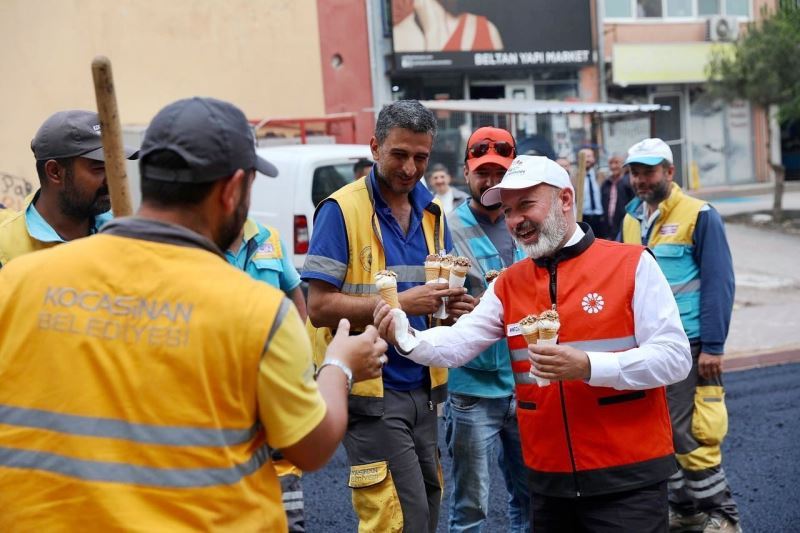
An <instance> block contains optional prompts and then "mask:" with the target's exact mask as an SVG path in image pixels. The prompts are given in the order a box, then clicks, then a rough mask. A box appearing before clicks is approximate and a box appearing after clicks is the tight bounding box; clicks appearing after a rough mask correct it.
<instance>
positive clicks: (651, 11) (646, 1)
mask: <svg viewBox="0 0 800 533" xmlns="http://www.w3.org/2000/svg"><path fill="white" fill-rule="evenodd" d="M661 15H662V11H661V0H636V16H637V17H639V18H651V17H661Z"/></svg>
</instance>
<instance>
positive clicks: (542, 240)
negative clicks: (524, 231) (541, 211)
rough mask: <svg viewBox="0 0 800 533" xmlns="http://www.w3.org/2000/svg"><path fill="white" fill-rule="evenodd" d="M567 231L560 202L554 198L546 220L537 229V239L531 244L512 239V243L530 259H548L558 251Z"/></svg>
mask: <svg viewBox="0 0 800 533" xmlns="http://www.w3.org/2000/svg"><path fill="white" fill-rule="evenodd" d="M568 230H569V227H568V223H567V218H566V217H565V216H564V213H562V212H561V205H560V202H558V200H557V199H555V198H554V199H553V203H552V204H551V205H550V211H549V212H548V213H547V218H545V219H544V222H542V224H541V227H540V228H539V239H538V240H537V241H536V242H535V243H533V244H523V243H521V242H520V241H518V240H517V238H516V237H514V242H516V243H517V246H519V247H520V248H522V251H523V252H525V254H526V255H527V256H528V257H530V258H531V259H539V258H540V257H550V256H552V255H553V254H554V253H555V252H556V251H557V250H558V249H559V247H560V246H561V243H562V242H563V240H564V237H565V236H566V234H567V231H568Z"/></svg>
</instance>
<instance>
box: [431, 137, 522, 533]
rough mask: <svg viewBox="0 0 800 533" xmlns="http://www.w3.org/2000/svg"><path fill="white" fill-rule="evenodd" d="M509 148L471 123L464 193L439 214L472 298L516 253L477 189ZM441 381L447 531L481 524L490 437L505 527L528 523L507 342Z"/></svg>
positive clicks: (509, 157)
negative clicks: (447, 461)
mask: <svg viewBox="0 0 800 533" xmlns="http://www.w3.org/2000/svg"><path fill="white" fill-rule="evenodd" d="M515 155H516V143H515V142H514V138H513V137H512V136H511V134H510V133H509V132H508V131H506V130H504V129H500V128H491V127H483V128H479V129H478V130H476V131H475V132H474V133H473V134H472V135H471V136H470V138H469V141H468V142H467V150H466V153H465V155H464V178H465V179H466V182H467V186H468V187H469V192H470V196H471V198H470V200H469V201H468V202H464V203H462V204H461V205H460V206H458V207H457V208H456V209H455V210H453V212H451V213H450V214H449V215H448V216H447V224H448V226H450V234H451V235H452V237H453V244H454V246H455V249H456V253H458V255H462V256H466V257H468V258H469V259H470V261H471V263H472V266H471V267H470V270H469V273H468V274H467V282H466V287H467V289H468V290H469V293H470V294H471V295H472V296H473V297H475V298H479V297H481V296H482V295H483V293H484V291H485V290H486V288H487V287H488V286H489V281H487V276H486V273H487V272H489V271H491V270H495V271H499V270H501V269H503V268H505V267H507V266H510V265H511V264H512V263H514V262H516V261H518V260H520V259H522V258H523V257H524V253H523V252H522V250H521V249H520V248H519V247H518V246H517V245H516V244H515V242H514V239H513V237H512V236H511V233H510V232H509V231H508V229H507V228H506V223H505V217H504V216H503V212H502V210H501V209H500V204H495V205H488V206H487V205H483V204H482V203H481V195H482V194H483V193H484V192H486V191H487V190H488V189H489V188H491V187H493V186H495V185H497V184H498V183H500V181H501V180H502V179H503V176H504V175H505V173H506V170H508V167H509V165H510V164H511V162H512V161H513V159H514V156H515ZM449 383H450V385H449V393H450V394H449V397H448V402H447V404H446V406H445V409H446V413H447V415H446V423H447V445H448V447H449V448H450V452H451V454H452V456H453V471H452V476H453V485H454V487H453V492H452V499H451V502H450V531H451V532H462V531H476V530H478V529H481V528H482V527H483V525H484V522H485V520H486V516H487V514H488V509H489V466H490V463H491V461H492V459H493V457H494V443H495V440H496V439H497V438H499V440H500V443H501V444H502V455H501V457H502V459H501V460H500V468H501V470H502V471H503V475H504V477H505V480H506V488H507V489H508V492H509V498H508V516H509V522H510V529H509V531H511V532H513V533H525V532H528V531H530V521H529V520H528V515H529V514H530V505H529V504H530V496H529V494H528V480H527V471H526V469H525V463H523V461H522V447H521V445H520V438H519V428H518V427H517V419H516V416H515V413H516V399H515V397H514V375H513V373H512V371H511V364H510V363H509V355H508V346H507V344H506V343H505V342H502V341H501V342H497V343H494V344H493V345H491V346H490V347H488V348H487V349H486V350H484V351H483V353H481V354H480V355H479V356H478V357H477V358H476V359H474V360H473V361H471V362H469V363H467V364H466V365H465V366H463V367H461V368H454V369H452V370H451V371H450V378H449Z"/></svg>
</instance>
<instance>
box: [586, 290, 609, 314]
mask: <svg viewBox="0 0 800 533" xmlns="http://www.w3.org/2000/svg"><path fill="white" fill-rule="evenodd" d="M581 305H582V306H583V310H584V311H586V312H587V313H589V314H590V315H593V314H594V313H599V312H600V311H602V310H603V306H605V305H606V303H605V301H604V300H603V297H602V296H600V295H599V294H597V293H596V292H590V293H589V294H587V295H586V296H584V297H583V300H581Z"/></svg>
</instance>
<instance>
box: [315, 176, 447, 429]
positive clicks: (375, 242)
mask: <svg viewBox="0 0 800 533" xmlns="http://www.w3.org/2000/svg"><path fill="white" fill-rule="evenodd" d="M325 201H332V202H336V203H337V204H339V207H340V209H341V211H342V216H343V217H344V225H345V230H346V231H347V242H348V243H349V249H350V260H349V261H348V264H347V272H346V273H345V277H344V283H343V284H342V288H341V289H340V290H341V292H342V293H343V294H347V295H349V296H359V297H369V296H374V295H376V294H378V291H377V289H376V288H375V273H376V272H378V271H379V270H384V269H386V257H385V255H384V251H383V244H382V240H381V235H380V223H379V221H378V218H377V215H376V214H375V210H374V200H373V191H372V182H371V181H370V180H369V179H363V180H357V181H355V182H353V183H350V184H348V185H346V186H344V187H342V188H341V189H339V190H338V191H336V192H335V193H333V194H332V195H331V196H330V197H328V199H327V200H325ZM323 203H324V202H323ZM434 204H435V205H436V206H437V207H438V209H437V210H436V211H438V212H434V210H429V209H426V210H424V211H423V215H422V231H423V233H424V234H425V242H426V244H427V246H428V252H429V253H431V254H436V253H439V250H441V249H443V248H444V216H443V215H442V209H441V204H440V203H439V201H438V200H434ZM320 206H322V203H320V205H319V206H317V209H319V207H320ZM413 266H417V267H418V266H420V265H413ZM306 329H307V330H308V333H309V336H310V337H311V344H312V348H313V351H314V362H315V363H316V364H317V365H319V364H320V363H321V362H322V360H323V359H324V358H325V350H326V349H327V348H328V344H330V342H331V339H332V338H333V333H332V331H331V329H330V328H315V327H314V326H313V325H312V324H311V320H310V319H309V320H307V321H306ZM430 379H431V401H433V402H435V403H439V402H442V401H444V399H445V397H446V396H447V369H444V368H434V367H431V368H430ZM382 398H383V380H382V379H381V378H375V379H370V380H366V381H362V382H359V383H355V384H354V385H353V390H352V391H351V393H350V402H349V404H350V408H351V410H356V411H362V409H360V406H361V405H363V404H373V405H374V404H375V402H376V401H378V402H381V401H382V400H380V399H382ZM380 409H381V407H378V410H380ZM363 411H364V412H365V413H366V414H375V409H370V408H369V407H367V408H366V409H363Z"/></svg>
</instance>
